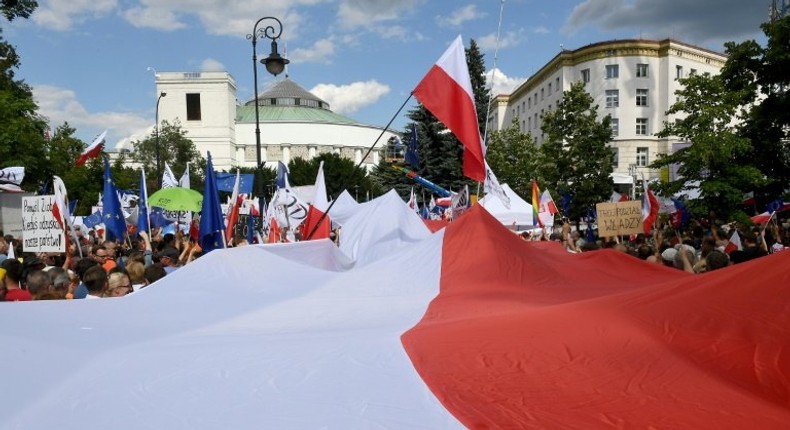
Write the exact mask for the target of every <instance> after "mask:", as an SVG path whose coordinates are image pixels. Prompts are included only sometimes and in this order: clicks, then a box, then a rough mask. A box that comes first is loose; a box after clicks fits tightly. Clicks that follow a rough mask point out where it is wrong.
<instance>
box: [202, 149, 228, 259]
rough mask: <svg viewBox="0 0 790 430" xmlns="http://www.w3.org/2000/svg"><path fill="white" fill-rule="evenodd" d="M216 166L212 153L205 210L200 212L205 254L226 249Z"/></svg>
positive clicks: (207, 171) (209, 161) (204, 192)
mask: <svg viewBox="0 0 790 430" xmlns="http://www.w3.org/2000/svg"><path fill="white" fill-rule="evenodd" d="M214 175H215V173H214V164H213V163H212V162H211V153H210V152H209V153H208V159H207V160H206V182H205V183H204V187H203V208H202V209H201V211H200V233H199V236H200V247H201V248H203V252H209V251H213V250H215V249H217V248H224V247H225V242H224V240H223V234H224V233H225V222H224V221H223V219H222V208H221V206H220V204H219V191H218V190H217V177H216V176H214Z"/></svg>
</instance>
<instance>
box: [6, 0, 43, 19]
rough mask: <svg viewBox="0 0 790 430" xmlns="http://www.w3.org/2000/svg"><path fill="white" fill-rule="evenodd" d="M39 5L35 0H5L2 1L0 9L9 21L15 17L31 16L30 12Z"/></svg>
mask: <svg viewBox="0 0 790 430" xmlns="http://www.w3.org/2000/svg"><path fill="white" fill-rule="evenodd" d="M37 7H38V2H36V1H35V0H3V1H2V3H0V11H2V13H3V16H5V19H7V20H8V21H13V20H14V18H30V14H32V13H33V11H34V10H36V8H37Z"/></svg>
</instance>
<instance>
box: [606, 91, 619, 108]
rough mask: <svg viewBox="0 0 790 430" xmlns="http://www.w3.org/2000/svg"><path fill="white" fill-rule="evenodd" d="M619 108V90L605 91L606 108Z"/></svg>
mask: <svg viewBox="0 0 790 430" xmlns="http://www.w3.org/2000/svg"><path fill="white" fill-rule="evenodd" d="M618 106H620V90H606V107H608V108H616V107H618Z"/></svg>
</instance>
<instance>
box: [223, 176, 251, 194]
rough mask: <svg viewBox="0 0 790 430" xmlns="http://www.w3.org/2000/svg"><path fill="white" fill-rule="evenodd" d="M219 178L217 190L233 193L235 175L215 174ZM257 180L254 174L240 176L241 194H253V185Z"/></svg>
mask: <svg viewBox="0 0 790 430" xmlns="http://www.w3.org/2000/svg"><path fill="white" fill-rule="evenodd" d="M215 175H216V178H217V190H219V191H224V192H226V193H232V192H233V186H234V185H235V184H236V174H235V173H222V172H215ZM254 180H255V175H253V174H252V173H242V174H240V175H239V194H252V183H253V181H254Z"/></svg>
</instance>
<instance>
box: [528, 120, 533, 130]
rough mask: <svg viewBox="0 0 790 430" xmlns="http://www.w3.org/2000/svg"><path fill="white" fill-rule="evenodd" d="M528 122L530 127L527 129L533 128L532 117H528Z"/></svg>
mask: <svg viewBox="0 0 790 430" xmlns="http://www.w3.org/2000/svg"><path fill="white" fill-rule="evenodd" d="M527 124H529V128H528V129H527V130H531V129H532V117H529V118H527Z"/></svg>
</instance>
